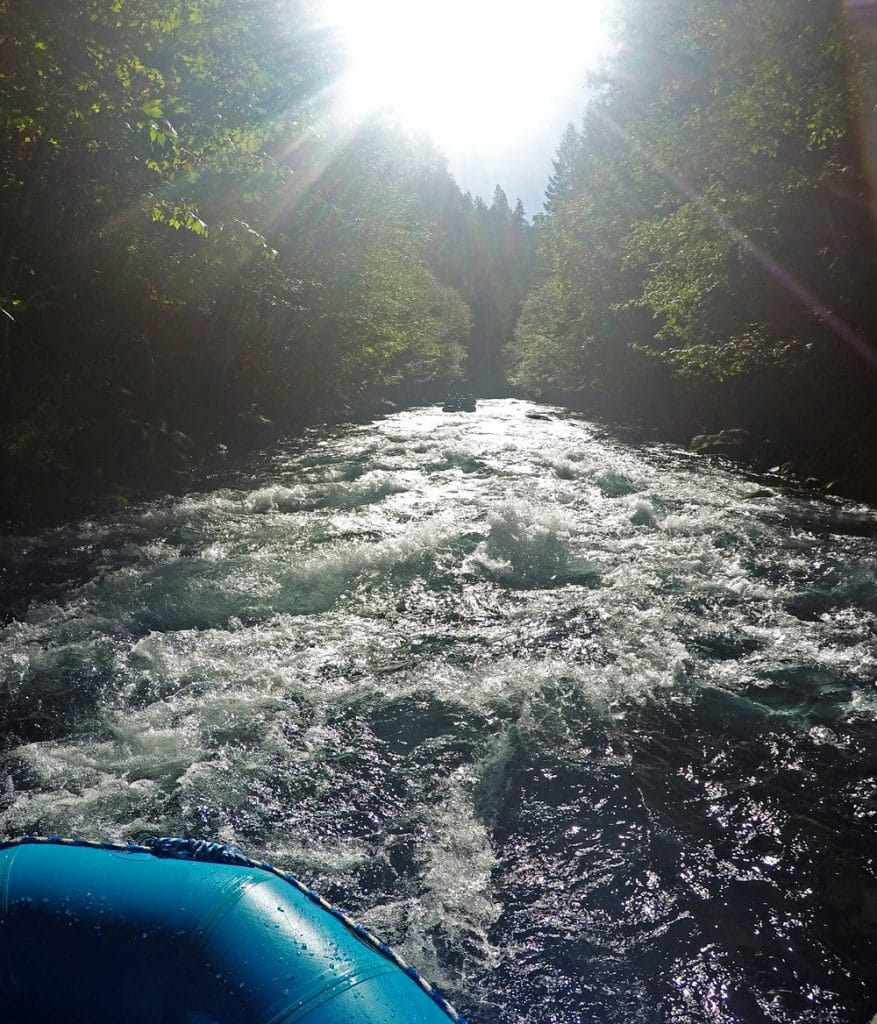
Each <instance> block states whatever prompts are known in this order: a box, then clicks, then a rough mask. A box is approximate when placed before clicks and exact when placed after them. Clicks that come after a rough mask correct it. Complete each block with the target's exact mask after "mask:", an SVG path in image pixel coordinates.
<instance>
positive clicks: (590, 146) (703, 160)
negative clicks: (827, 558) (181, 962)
mask: <svg viewBox="0 0 877 1024" xmlns="http://www.w3.org/2000/svg"><path fill="white" fill-rule="evenodd" d="M616 18H617V23H616V38H617V42H618V47H617V49H616V51H615V53H614V55H613V57H612V59H611V61H610V62H609V65H608V66H607V68H606V69H605V70H604V72H603V73H601V74H600V75H599V76H594V78H593V80H592V82H591V93H592V100H591V102H590V103H589V104H588V106H587V108H586V110H585V112H584V116H583V118H582V120H581V122H580V123H579V124H577V125H570V127H569V128H568V129H567V131H566V133H565V134H564V136H563V138H562V140H561V143H560V146H559V149H558V152H557V158H556V161H555V173H554V175H553V177H552V179H551V181H550V183H549V186H548V190H547V197H546V207H545V213H544V215H543V216H542V217H540V218H537V219H538V221H539V223H538V246H539V264H540V280H539V282H538V284H537V285H536V286H535V288H534V289H533V291H532V292H531V293H530V295H529V297H528V299H527V301H526V304H525V306H524V310H523V313H522V315H521V318H520V321H519V323H518V325H517V328H516V332H515V338H514V341H513V343H512V344H511V345H510V349H509V359H510V363H511V369H510V379H511V380H512V381H513V382H515V383H517V384H518V385H519V386H521V387H523V388H525V389H527V390H528V391H535V392H540V393H544V394H561V395H567V396H569V395H570V394H571V393H575V392H579V393H580V396H585V395H587V396H588V399H589V400H590V401H591V402H592V403H594V402H596V403H597V404H601V403H602V405H603V406H605V407H607V408H609V409H610V410H611V411H613V412H614V413H616V414H617V413H618V412H619V411H620V410H626V414H627V415H628V416H631V415H633V416H636V415H637V414H640V415H644V416H645V418H647V419H652V420H658V421H660V422H662V423H664V424H670V425H674V426H676V427H677V428H680V429H682V428H684V427H686V426H687V427H688V428H689V429H690V428H692V427H694V426H699V427H701V428H705V429H721V428H724V427H730V426H734V427H746V428H749V429H751V430H752V431H753V432H754V433H755V434H757V435H758V436H759V437H761V438H763V439H764V441H765V443H766V442H768V441H770V445H769V447H771V448H772V449H774V451H773V453H771V452H768V453H767V457H768V458H774V457H776V458H781V457H782V456H783V455H784V454H787V453H792V454H797V453H798V452H800V451H802V450H804V449H807V450H808V451H809V452H811V453H813V452H817V451H818V450H821V449H826V448H828V449H830V450H831V452H832V453H833V456H836V455H838V454H840V455H849V456H850V457H851V458H852V460H853V461H854V462H855V461H859V464H860V465H861V464H862V463H865V464H867V465H872V456H871V454H870V443H869V440H870V436H871V432H872V430H873V426H874V404H875V403H874V397H875V394H874V383H875V375H874V371H875V367H877V354H875V353H877V350H875V348H874V345H873V338H874V327H875V325H874V313H873V308H874V307H873V302H872V301H871V299H870V296H871V295H873V291H874V285H875V275H874V272H875V265H874V239H873V230H874V224H873V219H872V202H871V194H870V182H869V181H868V178H867V175H866V173H865V172H866V166H865V164H864V162H863V159H862V154H863V146H864V144H865V143H866V142H867V137H868V134H869V131H868V125H867V124H866V123H865V121H864V120H863V118H864V116H865V114H864V112H865V111H866V110H869V109H870V106H867V105H866V103H867V99H868V96H869V95H870V90H869V83H872V82H873V81H874V74H873V71H874V65H873V61H872V59H871V58H872V54H871V52H870V46H869V41H870V40H872V39H873V34H872V33H871V32H870V30H868V28H867V26H866V25H859V24H858V23H857V21H856V20H855V19H854V18H853V17H852V16H851V15H850V14H848V12H847V5H846V4H843V3H840V2H818V3H817V2H812V0H734V2H733V3H728V2H726V0H696V2H695V0H672V2H671V0H624V2H623V3H619V4H618V5H617V10H616ZM857 30H858V31H857ZM583 400H584V399H583ZM850 446H854V447H855V448H856V451H855V452H851V451H850Z"/></svg>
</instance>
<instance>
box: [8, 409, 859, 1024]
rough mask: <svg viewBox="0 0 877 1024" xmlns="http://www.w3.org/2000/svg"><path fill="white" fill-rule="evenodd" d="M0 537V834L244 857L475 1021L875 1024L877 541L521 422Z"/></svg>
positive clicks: (282, 463)
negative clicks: (222, 849) (325, 908)
mask: <svg viewBox="0 0 877 1024" xmlns="http://www.w3.org/2000/svg"><path fill="white" fill-rule="evenodd" d="M197 486H198V490H197V491H195V492H192V493H188V494H186V495H185V496H182V497H180V496H172V497H166V498H162V499H159V500H154V501H152V502H150V503H146V504H141V505H137V506H132V507H130V508H127V509H124V510H122V511H120V512H118V513H113V514H112V515H106V516H102V517H96V518H91V519H88V520H84V521H79V522H76V523H73V524H70V525H66V526H64V527H60V528H55V529H50V530H45V531H42V532H40V533H39V534H37V535H34V536H12V537H5V538H0V607H2V608H3V609H4V611H5V615H4V617H3V618H2V619H0V677H2V688H0V715H2V722H3V727H4V736H5V741H4V745H3V748H2V762H0V833H2V834H6V835H16V834H20V833H24V832H38V833H55V834H64V835H77V836H84V837H89V838H110V839H117V840H121V839H126V840H128V839H131V840H143V839H146V838H148V837H151V836H155V835H195V836H203V837H207V838H211V839H220V840H224V841H229V842H235V843H238V844H239V845H240V846H242V847H243V848H244V849H245V850H246V851H247V852H248V853H249V854H250V855H251V856H254V857H258V858H267V859H269V860H271V861H273V862H275V863H276V864H278V865H280V866H283V867H284V868H287V869H291V870H293V871H295V872H296V873H298V874H299V875H300V876H302V877H303V878H304V879H306V880H307V881H309V882H311V883H312V884H313V885H314V886H315V887H316V888H318V889H319V890H321V891H322V892H323V893H324V895H326V896H327V897H328V898H329V899H331V900H332V901H334V902H337V903H338V904H340V905H342V906H343V907H344V908H345V909H347V910H348V911H349V912H350V913H351V914H352V915H353V916H355V917H358V918H359V919H361V920H362V921H363V922H364V923H366V924H367V925H368V926H370V927H371V928H372V929H373V930H374V931H376V932H378V933H379V934H380V935H381V936H382V937H384V938H385V939H386V940H387V941H389V942H391V943H392V944H394V945H395V946H396V947H397V948H398V949H399V950H400V952H401V953H402V954H403V955H404V956H405V957H406V958H408V959H409V960H410V961H411V962H413V963H414V964H416V965H417V966H418V967H419V968H420V969H421V970H422V971H423V973H424V974H426V975H427V976H428V977H430V978H431V979H432V980H434V981H435V982H437V983H438V984H439V985H440V987H441V988H442V989H443V990H444V991H445V992H446V994H447V995H448V997H449V998H451V999H452V1001H454V1002H455V1004H456V1005H457V1006H458V1008H459V1009H460V1011H461V1012H464V1013H465V1014H466V1015H467V1016H468V1017H469V1019H470V1021H471V1022H472V1024H524V1022H526V1024H530V1022H532V1024H592V1022H593V1024H634V1022H637V1024H640V1022H642V1024H760V1022H771V1024H811V1022H812V1024H868V1021H870V1019H871V1016H872V1015H873V1014H874V1013H875V1012H877V955H875V954H877V871H875V867H877V865H875V832H874V828H875V824H877V795H875V787H874V769H875V762H877V684H875V680H877V643H875V642H877V545H875V539H874V532H875V531H874V530H872V529H871V528H870V525H871V519H870V517H871V516H872V515H873V513H871V512H870V511H869V510H867V509H862V508H858V507H855V506H852V505H843V504H837V505H835V506H828V505H827V504H825V503H822V502H818V501H816V500H814V499H812V498H807V497H801V496H795V495H791V494H787V493H783V491H782V490H781V489H779V488H776V487H772V486H771V487H770V488H769V489H768V488H766V486H765V484H764V483H763V482H759V481H753V480H752V479H751V478H749V477H747V476H745V475H744V474H742V473H741V472H739V471H735V470H733V469H732V468H731V467H729V466H723V465H721V464H719V463H718V462H710V461H708V460H704V459H700V458H697V457H695V456H692V455H689V454H687V453H685V452H681V451H678V450H675V449H673V448H671V447H669V446H662V445H650V444H634V443H630V442H627V441H625V440H624V439H623V437H622V436H621V435H619V434H618V433H614V432H612V431H611V430H609V429H607V428H604V427H600V426H597V425H595V424H593V423H588V422H586V421H583V420H581V419H578V418H575V417H573V416H570V415H568V414H566V413H564V412H563V411H562V410H559V409H552V408H548V407H544V406H535V405H530V404H528V403H525V402H518V401H506V400H503V401H491V402H482V403H479V408H478V411H477V412H475V413H443V412H441V411H439V410H438V409H435V408H430V409H415V410H412V411H409V412H403V413H399V414H395V415H392V416H389V417H386V418H384V419H381V420H379V421H377V422H375V423H372V424H369V425H352V426H341V427H332V428H316V429H313V430H311V431H310V432H308V433H307V434H306V435H305V436H303V437H300V438H296V439H292V440H289V441H288V442H285V443H282V444H280V445H278V446H276V447H275V448H273V449H271V450H270V451H267V452H265V453H263V454H262V455H261V456H259V457H257V458H254V459H253V460H252V461H251V463H250V464H249V465H248V466H247V467H246V469H240V468H238V469H235V470H231V469H229V470H228V471H226V472H224V473H222V474H220V475H213V476H205V477H204V478H203V479H201V480H200V481H199V483H198V485H197Z"/></svg>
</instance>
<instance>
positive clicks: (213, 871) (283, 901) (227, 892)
mask: <svg viewBox="0 0 877 1024" xmlns="http://www.w3.org/2000/svg"><path fill="white" fill-rule="evenodd" d="M0 1007H2V1008H3V1010H2V1017H3V1020H8V1021H10V1022H15V1024H37V1022H39V1024H61V1022H64V1024H123V1022H124V1024H448V1021H449V1019H450V1020H452V1021H455V1022H460V1024H465V1022H462V1018H461V1017H460V1016H459V1015H458V1014H457V1013H456V1012H455V1011H454V1009H453V1007H451V1006H450V1005H449V1004H448V1003H447V1002H446V1001H445V1000H444V999H443V998H442V996H441V995H440V994H439V993H438V992H437V990H436V989H435V988H433V986H431V985H429V984H428V983H427V982H425V981H424V980H423V979H422V978H421V977H420V976H419V975H418V974H417V972H416V971H414V970H413V968H411V967H409V966H408V965H407V964H406V963H405V962H404V961H403V960H401V959H400V958H399V957H398V956H396V955H395V954H394V953H393V952H392V950H390V949H389V947H387V946H385V945H384V944H383V943H382V942H380V941H379V940H378V939H376V938H375V937H374V936H373V935H371V933H369V932H368V931H366V930H365V929H364V928H362V927H360V926H358V925H356V924H354V923H353V922H352V921H351V920H350V919H349V918H347V917H346V915H344V914H343V912H341V911H340V910H338V909H337V908H334V907H331V906H329V904H328V903H326V902H325V901H324V900H323V899H322V898H321V897H319V896H318V895H317V894H316V893H315V892H313V891H312V890H310V889H308V888H307V887H306V886H304V885H303V884H302V883H301V882H299V881H298V880H297V879H296V878H295V877H294V876H292V875H287V874H284V873H283V872H281V871H278V870H277V869H275V868H273V867H271V865H268V864H257V863H256V862H254V861H251V860H249V859H248V858H247V857H245V856H244V855H243V854H242V853H241V852H240V851H239V850H238V849H237V848H236V847H227V846H221V845H220V844H216V843H206V842H204V841H197V840H155V841H154V842H153V843H152V845H151V846H149V847H145V846H135V845H131V846H115V845H113V844H108V843H106V844H98V843H85V842H81V841H76V840H62V839H58V838H55V837H52V838H48V839H45V838H37V837H30V836H28V837H25V838H24V839H18V840H12V841H9V842H6V843H0Z"/></svg>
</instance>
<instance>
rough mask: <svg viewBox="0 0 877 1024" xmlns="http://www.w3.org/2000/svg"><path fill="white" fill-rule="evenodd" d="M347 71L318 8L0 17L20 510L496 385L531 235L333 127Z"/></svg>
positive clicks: (120, 6)
mask: <svg viewBox="0 0 877 1024" xmlns="http://www.w3.org/2000/svg"><path fill="white" fill-rule="evenodd" d="M341 70H342V61H341V57H340V56H339V52H338V50H337V47H336V42H335V40H334V39H333V38H332V36H331V35H330V34H328V33H327V31H326V30H325V29H324V28H322V27H321V20H320V17H319V5H318V4H316V3H314V2H312V0H283V2H279V0H252V2H247V3H246V4H242V3H240V2H238V0H183V2H158V3H156V2H155V0H148V2H147V0H77V2H76V3H75V4H69V3H61V2H60V0H39V2H37V0H14V2H13V0H0V100H2V106H0V109H2V117H0V132H2V140H0V311H2V312H0V320H2V325H0V442H2V470H3V486H2V490H3V493H4V495H5V496H6V498H7V499H10V500H14V499H15V498H16V497H24V496H27V495H29V494H30V495H33V494H38V493H40V492H41V491H42V492H43V493H46V492H47V491H49V490H56V489H57V484H58V482H59V481H60V482H63V483H64V484H65V485H66V486H69V487H72V488H74V489H77V490H80V491H82V492H86V493H87V492H88V491H89V490H100V489H102V488H103V489H106V488H107V487H108V486H109V485H110V484H113V485H117V484H119V483H124V484H133V483H137V482H142V481H144V480H148V479H149V478H150V476H151V475H155V474H158V475H159V476H166V475H167V473H168V472H182V471H184V470H185V469H186V467H187V465H188V463H189V461H190V459H191V457H192V454H193V452H194V451H195V450H196V448H198V447H202V448H203V446H204V445H205V444H207V443H216V442H223V443H225V442H228V443H235V442H237V443H241V444H246V443H251V442H252V441H253V440H257V439H258V438H259V437H260V436H264V435H266V434H267V433H268V431H269V429H270V428H271V426H272V425H271V424H270V423H269V420H270V421H273V424H274V426H275V427H286V426H294V425H296V424H298V423H301V422H304V421H306V420H308V419H310V418H313V417H316V416H320V415H326V414H338V413H339V412H341V413H343V411H344V410H345V409H348V408H349V407H350V406H351V405H356V404H357V403H360V404H362V403H365V404H368V402H370V401H374V400H375V398H376V397H377V396H379V395H380V394H382V393H386V392H387V391H388V390H389V391H393V390H394V389H395V392H396V393H401V394H404V395H407V396H415V395H417V394H420V393H422V394H427V393H431V392H434V393H435V394H436V395H438V394H441V393H442V392H443V391H446V390H447V388H448V387H449V385H451V384H452V383H453V382H455V381H457V380H459V379H460V378H461V377H462V376H463V375H464V374H465V373H466V372H469V373H470V374H471V375H472V376H473V377H477V378H479V379H481V380H487V379H495V377H496V375H497V373H498V371H497V370H496V366H495V365H494V364H496V353H497V352H499V351H500V349H501V348H502V345H503V344H504V343H505V342H506V341H507V340H508V336H509V335H510V331H511V325H512V323H513V320H514V315H515V312H514V306H515V303H516V302H517V301H519V295H520V293H522V291H523V287H524V286H523V285H521V284H518V285H516V288H517V291H515V292H514V294H509V295H504V296H503V297H502V298H501V299H497V298H496V294H497V293H498V292H499V290H500V289H501V288H502V287H504V282H505V278H504V277H503V272H502V270H501V269H499V262H500V252H499V250H500V249H501V248H502V247H503V246H504V245H506V244H507V243H508V245H509V246H511V245H512V244H513V243H512V240H509V239H510V238H511V234H514V239H515V240H520V239H522V238H524V237H526V235H527V230H528V229H527V226H526V225H525V224H524V223H523V217H522V216H520V215H519V214H515V213H513V212H511V211H509V210H508V208H507V204H506V207H505V209H503V210H495V209H494V207H496V204H494V207H492V208H491V210H490V211H487V213H486V214H485V217H483V218H481V220H479V219H478V217H477V216H476V215H475V213H474V208H473V204H472V202H471V200H470V199H469V198H468V197H463V196H462V195H461V193H460V191H459V189H458V188H457V186H456V185H455V184H454V182H453V180H452V179H451V177H450V175H449V174H448V171H447V169H446V167H445V165H444V164H443V162H442V159H441V158H440V157H439V156H438V155H437V154H436V153H435V152H434V151H433V150H432V149H431V148H430V147H429V146H428V145H426V144H423V143H414V142H412V141H411V140H410V139H407V138H406V137H405V136H404V135H403V134H402V133H401V132H399V131H398V130H396V129H395V128H394V127H393V126H392V125H391V124H388V123H386V122H385V121H383V120H381V119H377V118H375V119H372V120H369V121H366V122H365V123H361V124H358V125H351V124H348V123H344V122H342V121H341V120H339V119H338V117H337V115H336V114H335V112H334V111H333V107H332V86H333V83H334V82H335V81H336V79H337V77H338V76H339V74H340V73H341ZM503 200H504V197H503ZM503 232H505V234H503ZM510 233H511V234H510ZM482 235H483V236H484V239H485V241H484V242H483V245H482V242H481V240H480V238H481V236H482ZM507 235H508V236H509V239H507V238H506V236H507ZM499 236H502V237H501V238H499ZM515 244H516V243H515ZM479 247H484V248H486V251H487V252H488V253H489V254H492V258H493V261H494V262H493V264H492V266H491V268H490V272H489V273H488V274H487V278H486V279H484V277H483V274H482V271H483V268H482V266H481V255H480V251H479ZM479 275H482V276H479ZM495 309H501V311H502V312H501V314H500V313H495V312H494V310H495ZM486 310H490V311H491V312H490V313H489V314H488V313H487V312H485V311H486ZM485 324H487V327H485ZM491 332H492V333H491ZM503 334H504V336H501V335H503ZM485 338H487V339H488V340H486V341H485V340H484V339H485ZM485 353H486V354H485ZM491 359H492V360H494V364H490V360H491ZM488 364H490V367H489V369H486V370H482V367H483V366H488ZM496 365H498V364H496Z"/></svg>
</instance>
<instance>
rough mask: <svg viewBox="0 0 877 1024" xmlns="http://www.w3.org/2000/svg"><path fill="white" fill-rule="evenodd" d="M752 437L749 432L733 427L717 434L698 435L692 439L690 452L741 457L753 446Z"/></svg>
mask: <svg viewBox="0 0 877 1024" xmlns="http://www.w3.org/2000/svg"><path fill="white" fill-rule="evenodd" d="M751 443H752V435H751V434H750V433H749V431H748V430H742V429H741V428H739V427H733V428H730V429H728V430H720V431H719V432H718V433H717V434H698V435H697V436H696V437H693V438H692V439H691V443H690V444H689V446H688V447H689V450H690V451H693V452H697V453H698V454H700V455H730V456H732V457H733V456H740V455H742V454H743V452H744V451H745V450H746V449H747V448H748V447H749V446H750V445H751Z"/></svg>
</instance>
